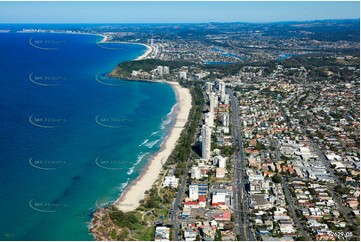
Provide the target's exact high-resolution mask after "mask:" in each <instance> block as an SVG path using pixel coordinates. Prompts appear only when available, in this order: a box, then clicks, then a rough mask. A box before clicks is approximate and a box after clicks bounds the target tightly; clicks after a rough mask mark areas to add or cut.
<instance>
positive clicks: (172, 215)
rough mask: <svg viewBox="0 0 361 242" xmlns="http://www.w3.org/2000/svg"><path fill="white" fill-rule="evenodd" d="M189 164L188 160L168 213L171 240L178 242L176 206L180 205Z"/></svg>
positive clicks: (189, 160)
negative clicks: (170, 223) (171, 232)
mask: <svg viewBox="0 0 361 242" xmlns="http://www.w3.org/2000/svg"><path fill="white" fill-rule="evenodd" d="M190 164H191V159H190V158H188V160H187V166H186V172H185V173H184V174H183V176H182V184H181V185H180V188H179V190H178V192H177V196H176V198H175V201H174V203H173V208H172V209H171V210H170V211H169V212H170V219H171V221H172V223H173V231H174V237H173V240H175V241H179V236H178V234H179V223H178V210H179V208H178V206H179V205H180V204H181V201H182V196H183V193H184V188H185V186H186V184H187V175H188V172H189V166H190Z"/></svg>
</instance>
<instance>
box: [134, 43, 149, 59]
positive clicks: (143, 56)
mask: <svg viewBox="0 0 361 242" xmlns="http://www.w3.org/2000/svg"><path fill="white" fill-rule="evenodd" d="M134 44H138V45H143V46H145V47H146V48H147V50H146V51H145V52H144V54H143V55H141V56H139V57H138V58H136V59H134V60H144V59H146V58H147V57H148V56H149V55H150V54H151V53H152V52H153V47H151V46H150V45H146V44H140V43H134Z"/></svg>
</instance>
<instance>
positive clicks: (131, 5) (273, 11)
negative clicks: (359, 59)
mask: <svg viewBox="0 0 361 242" xmlns="http://www.w3.org/2000/svg"><path fill="white" fill-rule="evenodd" d="M350 18H360V3H359V2H358V1H353V2H345V1H340V2H335V1H332V2H325V1H323V2H0V23H206V22H276V21H301V20H320V19H350Z"/></svg>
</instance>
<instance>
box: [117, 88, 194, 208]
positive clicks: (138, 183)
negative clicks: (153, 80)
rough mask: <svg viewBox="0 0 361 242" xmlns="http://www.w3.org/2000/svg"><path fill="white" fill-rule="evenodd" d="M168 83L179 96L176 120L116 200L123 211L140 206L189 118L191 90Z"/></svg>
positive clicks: (177, 96)
mask: <svg viewBox="0 0 361 242" xmlns="http://www.w3.org/2000/svg"><path fill="white" fill-rule="evenodd" d="M167 83H168V84H169V85H171V86H172V88H173V90H174V92H175V94H176V98H177V104H176V105H177V106H176V107H175V110H174V112H175V119H176V122H175V124H174V125H173V126H172V127H171V128H170V130H169V133H168V135H167V136H166V137H165V139H164V141H163V143H162V145H161V148H160V150H159V151H158V152H157V153H155V154H154V155H153V157H152V158H151V159H150V160H149V161H148V163H147V165H146V166H145V167H144V168H143V170H142V172H141V174H140V175H139V177H138V178H137V179H135V180H134V181H132V182H131V183H130V184H129V185H128V186H127V188H126V189H125V190H124V191H123V192H122V194H121V195H120V196H119V197H118V198H117V200H116V201H115V202H114V205H115V206H116V207H117V208H118V209H120V210H122V211H123V212H129V211H133V210H135V209H136V208H138V207H139V202H140V200H142V199H144V197H145V191H147V190H149V189H150V188H151V187H152V186H153V184H154V182H155V181H156V180H157V179H158V176H159V173H160V172H161V171H162V169H163V164H164V163H163V161H164V162H165V161H166V160H167V159H168V157H169V156H170V154H171V153H172V152H173V149H174V147H175V146H176V144H177V142H178V139H179V137H180V134H181V132H182V131H183V129H184V125H185V124H186V121H187V120H188V117H189V112H190V110H191V108H192V97H191V94H190V92H189V90H188V89H187V88H183V87H181V86H180V85H179V83H173V82H167Z"/></svg>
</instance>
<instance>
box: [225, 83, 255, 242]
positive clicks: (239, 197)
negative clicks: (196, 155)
mask: <svg viewBox="0 0 361 242" xmlns="http://www.w3.org/2000/svg"><path fill="white" fill-rule="evenodd" d="M228 93H229V95H230V99H231V110H232V117H231V118H232V137H233V147H234V154H233V162H234V164H233V173H234V174H233V175H234V178H233V182H234V185H235V186H234V187H235V188H236V189H235V190H236V191H235V195H236V199H235V201H236V204H234V211H235V213H234V215H235V222H237V223H238V228H239V234H240V235H241V240H243V241H246V240H248V241H252V240H255V239H254V235H253V233H252V231H251V228H250V213H249V196H248V193H247V192H246V189H245V184H246V183H247V180H246V176H245V171H246V168H245V167H246V161H245V155H244V150H243V140H242V135H241V131H240V130H241V121H240V113H239V102H238V100H237V98H236V97H235V96H234V95H233V91H231V90H228Z"/></svg>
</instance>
